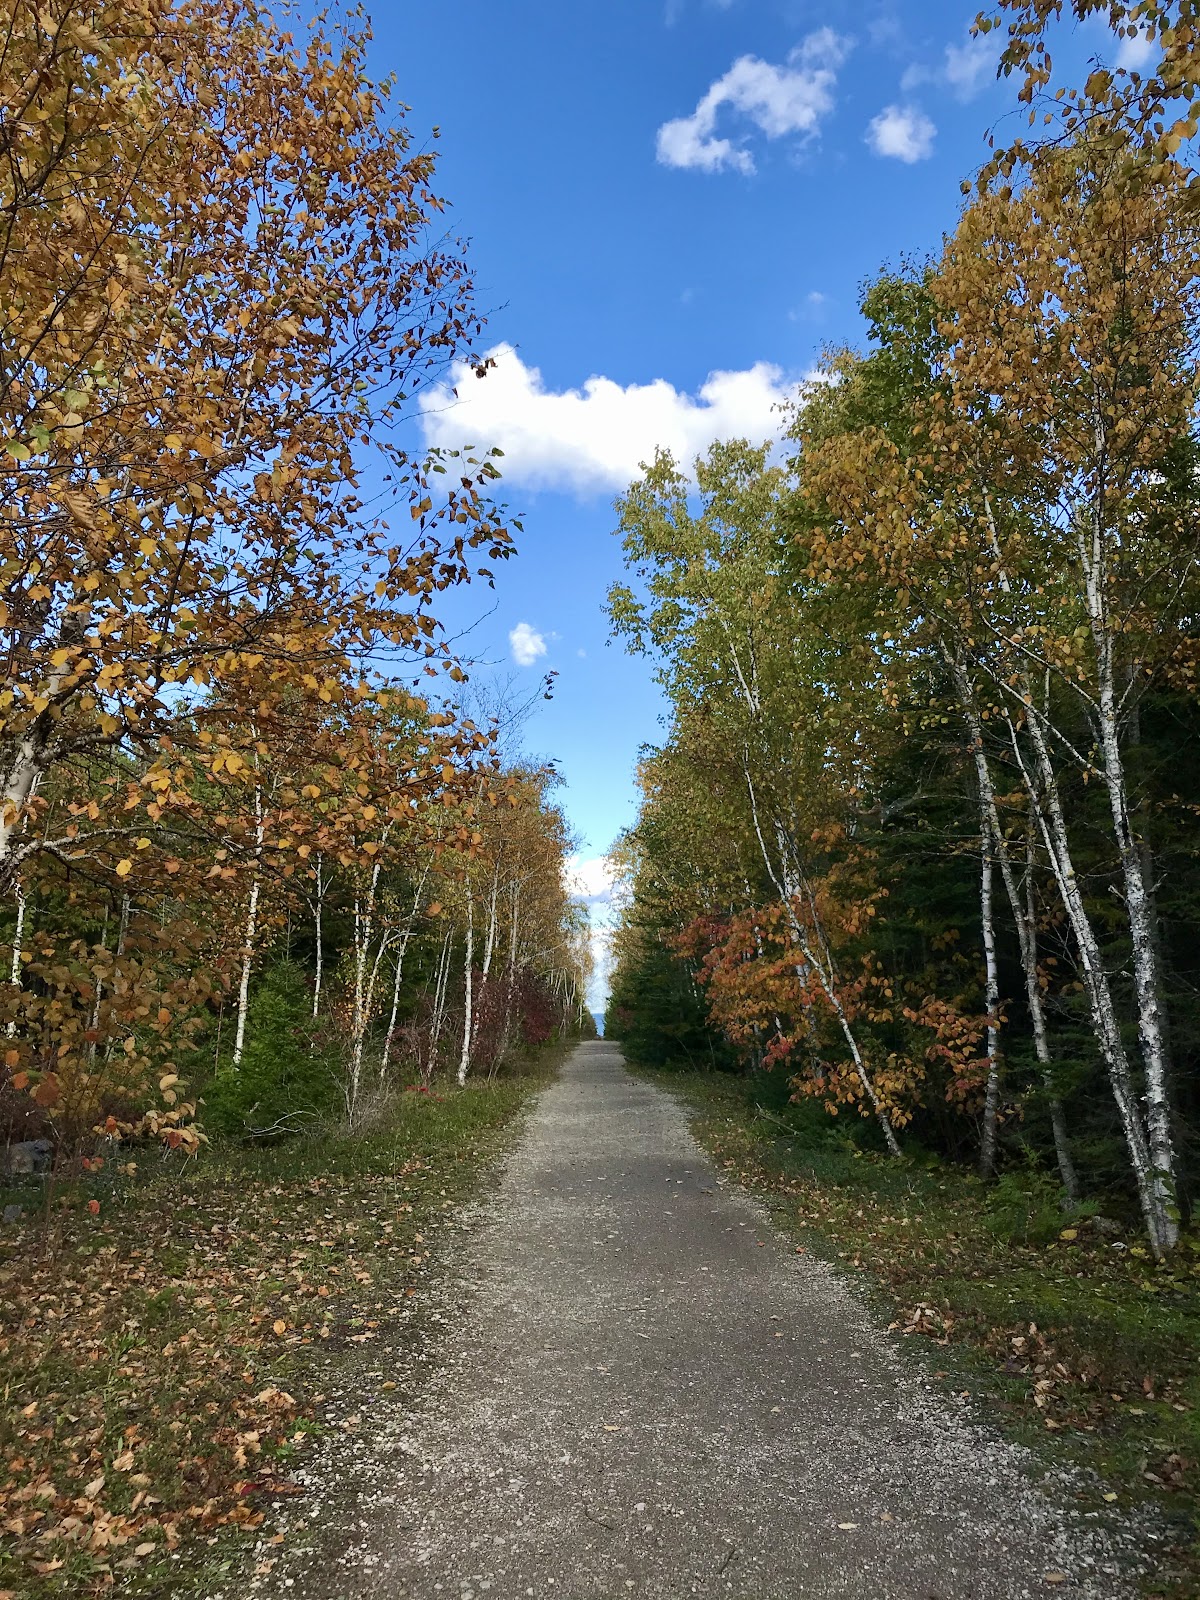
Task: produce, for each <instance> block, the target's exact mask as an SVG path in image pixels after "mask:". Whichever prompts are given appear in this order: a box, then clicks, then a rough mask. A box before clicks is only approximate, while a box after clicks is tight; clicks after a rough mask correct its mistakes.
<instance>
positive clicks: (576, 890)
mask: <svg viewBox="0 0 1200 1600" xmlns="http://www.w3.org/2000/svg"><path fill="white" fill-rule="evenodd" d="M613 881H614V877H613V868H612V862H611V861H610V860H609V859H608V857H607V856H568V858H567V892H568V893H569V894H571V895H573V896H574V897H575V898H576V899H577V900H586V901H587V902H588V903H589V904H595V903H598V902H607V901H608V900H610V899H611V897H612V887H613Z"/></svg>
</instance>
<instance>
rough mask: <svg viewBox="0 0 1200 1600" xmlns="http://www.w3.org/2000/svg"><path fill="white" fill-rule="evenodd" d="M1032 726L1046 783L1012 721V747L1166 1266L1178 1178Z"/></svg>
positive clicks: (1050, 770) (1041, 739) (1034, 726)
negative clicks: (1144, 1087)
mask: <svg viewBox="0 0 1200 1600" xmlns="http://www.w3.org/2000/svg"><path fill="white" fill-rule="evenodd" d="M1027 725H1028V728H1029V733H1030V740H1031V743H1032V745H1033V750H1034V755H1035V759H1036V765H1037V771H1038V778H1039V780H1040V783H1035V781H1034V779H1033V775H1032V774H1031V773H1030V771H1029V768H1028V764H1027V763H1026V761H1025V758H1024V756H1023V755H1022V753H1021V748H1020V741H1019V739H1018V736H1017V731H1016V728H1015V727H1014V726H1013V724H1012V722H1011V720H1010V721H1009V724H1008V726H1009V737H1010V741H1011V743H1012V747H1013V752H1014V754H1015V756H1016V758H1017V764H1018V766H1019V767H1020V769H1021V774H1022V777H1023V779H1024V781H1025V788H1026V792H1027V793H1028V794H1029V797H1030V800H1031V802H1032V804H1033V808H1034V811H1035V814H1036V816H1037V821H1038V829H1039V832H1040V833H1041V835H1042V841H1043V843H1044V844H1045V847H1046V852H1047V854H1048V856H1049V858H1050V864H1051V867H1052V869H1053V872H1054V879H1055V882H1056V884H1057V885H1058V892H1059V894H1060V896H1061V897H1062V902H1063V906H1064V908H1065V909H1066V912H1067V917H1068V920H1069V921H1070V924H1071V932H1072V933H1073V935H1074V937H1075V945H1076V948H1077V950H1078V951H1079V959H1080V964H1081V966H1082V968H1083V977H1084V987H1085V989H1086V990H1087V994H1088V999H1089V1001H1090V1003H1091V1010H1092V1021H1093V1026H1094V1028H1095V1032H1096V1038H1097V1041H1098V1043H1099V1045H1100V1049H1101V1053H1102V1054H1103V1056H1104V1060H1105V1064H1106V1066H1107V1068H1108V1076H1109V1082H1110V1084H1111V1085H1112V1091H1113V1097H1114V1099H1115V1100H1116V1102H1117V1108H1118V1110H1119V1111H1120V1113H1121V1123H1122V1126H1123V1128H1124V1130H1125V1140H1126V1144H1127V1145H1128V1148H1129V1157H1130V1162H1131V1164H1132V1166H1133V1175H1134V1179H1135V1181H1136V1183H1137V1189H1138V1199H1139V1201H1140V1203H1141V1208H1142V1215H1143V1217H1144V1218H1145V1221H1146V1231H1147V1234H1148V1235H1149V1238H1150V1245H1151V1248H1152V1249H1153V1251H1154V1254H1155V1256H1156V1257H1157V1258H1158V1259H1160V1260H1161V1259H1162V1258H1163V1257H1165V1256H1166V1255H1167V1254H1168V1253H1169V1252H1170V1251H1171V1250H1172V1249H1173V1248H1174V1246H1175V1244H1176V1242H1177V1240H1178V1236H1179V1226H1178V1222H1177V1220H1176V1218H1175V1210H1174V1195H1175V1185H1174V1173H1173V1172H1172V1171H1169V1170H1168V1171H1167V1172H1166V1173H1163V1172H1162V1171H1161V1170H1159V1169H1158V1168H1157V1167H1156V1164H1155V1159H1154V1156H1153V1154H1152V1152H1151V1147H1150V1141H1149V1138H1148V1136H1147V1131H1146V1126H1145V1124H1144V1122H1143V1120H1142V1114H1141V1109H1140V1107H1139V1106H1138V1103H1137V1095H1136V1092H1135V1090H1134V1086H1133V1075H1132V1072H1131V1071H1130V1066H1129V1058H1128V1056H1127V1055H1126V1053H1125V1043H1124V1040H1123V1039H1122V1038H1121V1027H1120V1023H1119V1021H1118V1018H1117V1012H1116V1006H1115V1004H1114V1002H1113V996H1112V988H1111V985H1110V984H1109V980H1108V973H1107V972H1106V971H1105V968H1104V962H1103V957H1102V954H1101V950H1100V945H1099V941H1098V939H1097V937H1096V933H1095V930H1094V928H1093V927H1092V922H1091V918H1090V917H1089V915H1088V911H1087V907H1086V905H1085V904H1084V900H1083V893H1082V891H1081V889H1080V887H1079V882H1078V879H1077V877H1076V874H1075V864H1074V862H1073V860H1072V857H1071V849H1070V842H1069V839H1068V835H1067V825H1066V818H1065V817H1064V815H1063V810H1062V801H1061V799H1060V797H1059V793H1058V781H1057V778H1056V775H1055V772H1054V767H1053V764H1052V762H1051V759H1050V752H1049V750H1048V748H1047V745H1046V736H1045V733H1044V730H1043V729H1042V726H1041V723H1040V721H1039V718H1038V714H1037V712H1036V711H1034V712H1032V714H1031V715H1030V716H1029V718H1028V719H1027ZM1039 788H1040V790H1041V793H1040V796H1039Z"/></svg>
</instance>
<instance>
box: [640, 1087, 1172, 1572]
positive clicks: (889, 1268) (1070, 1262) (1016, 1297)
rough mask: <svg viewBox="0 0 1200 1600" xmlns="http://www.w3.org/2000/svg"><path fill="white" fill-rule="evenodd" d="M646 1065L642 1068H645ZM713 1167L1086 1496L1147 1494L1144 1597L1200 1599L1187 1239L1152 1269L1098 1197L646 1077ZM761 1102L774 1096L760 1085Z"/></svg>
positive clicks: (809, 1116)
mask: <svg viewBox="0 0 1200 1600" xmlns="http://www.w3.org/2000/svg"><path fill="white" fill-rule="evenodd" d="M648 1075H649V1074H648ZM649 1076H653V1079H654V1081H655V1082H656V1083H658V1084H660V1085H661V1086H662V1087H664V1088H667V1089H670V1090H672V1091H673V1092H675V1093H677V1094H679V1095H680V1096H681V1097H682V1098H683V1099H684V1100H685V1101H686V1102H687V1104H688V1105H690V1107H691V1109H692V1112H693V1128H694V1131H695V1133H696V1134H697V1136H698V1137H699V1139H700V1140H701V1142H702V1143H703V1144H704V1145H705V1146H706V1147H707V1148H708V1150H709V1151H710V1152H711V1153H712V1155H713V1156H714V1158H715V1159H716V1161H717V1162H718V1164H719V1165H720V1166H722V1167H723V1168H724V1169H725V1170H726V1171H727V1172H729V1173H730V1174H731V1175H732V1176H733V1177H735V1178H736V1179H737V1180H738V1181H739V1182H740V1183H741V1184H743V1185H744V1186H745V1187H746V1188H748V1189H750V1190H752V1191H753V1192H754V1193H755V1194H756V1195H757V1197H758V1198H760V1199H761V1200H762V1201H763V1202H764V1203H765V1204H766V1205H767V1206H768V1207H769V1208H770V1209H771V1210H772V1212H773V1213H774V1215H775V1217H776V1219H777V1221H778V1222H779V1223H780V1224H781V1225H782V1226H783V1227H784V1228H785V1229H787V1230H791V1231H793V1232H794V1233H795V1235H796V1237H797V1238H799V1239H801V1240H802V1241H803V1242H802V1244H801V1245H800V1246H799V1248H801V1249H811V1250H813V1251H814V1252H817V1253H819V1254H821V1255H823V1256H824V1257H826V1258H828V1259H830V1260H832V1261H834V1262H835V1263H837V1264H839V1265H840V1266H841V1267H842V1268H843V1269H848V1270H851V1271H853V1272H856V1273H861V1274H862V1275H863V1277H864V1278H865V1279H866V1280H867V1282H868V1284H869V1285H871V1286H872V1287H873V1288H874V1290H875V1291H876V1292H877V1293H879V1294H880V1295H881V1296H882V1299H883V1306H884V1308H885V1310H886V1312H887V1314H888V1315H889V1320H890V1322H891V1325H892V1327H893V1328H894V1329H895V1330H896V1331H897V1332H898V1333H900V1334H908V1335H912V1336H914V1339H919V1340H921V1341H922V1342H924V1343H925V1344H926V1345H931V1346H933V1347H934V1349H933V1350H932V1351H931V1352H930V1353H931V1354H932V1355H933V1357H934V1364H935V1365H936V1366H937V1368H938V1369H939V1370H938V1376H939V1377H941V1378H943V1379H944V1380H946V1381H947V1383H952V1384H954V1385H955V1386H956V1387H957V1388H958V1389H959V1390H960V1391H961V1389H962V1388H963V1386H964V1385H966V1386H968V1387H969V1388H970V1390H971V1392H972V1393H973V1395H974V1396H975V1397H976V1399H977V1400H978V1401H979V1402H980V1403H981V1404H982V1405H983V1406H984V1408H985V1409H986V1410H987V1411H988V1412H989V1414H990V1415H991V1416H992V1417H993V1418H994V1419H995V1420H996V1421H997V1422H998V1423H999V1424H1001V1425H1002V1426H1003V1427H1004V1428H1005V1429H1006V1430H1007V1431H1009V1432H1010V1433H1012V1434H1016V1435H1017V1436H1019V1437H1020V1438H1022V1440H1023V1441H1024V1442H1026V1443H1032V1444H1034V1445H1035V1446H1036V1447H1037V1448H1038V1449H1039V1450H1041V1451H1043V1452H1049V1453H1050V1455H1051V1456H1052V1457H1054V1458H1056V1459H1059V1460H1061V1459H1063V1458H1064V1457H1065V1458H1069V1459H1070V1460H1071V1461H1073V1462H1074V1463H1076V1464H1079V1465H1084V1466H1086V1467H1089V1468H1091V1469H1092V1470H1093V1471H1094V1472H1095V1473H1096V1474H1097V1475H1098V1478H1099V1479H1101V1480H1103V1481H1102V1483H1100V1484H1099V1485H1098V1486H1097V1489H1096V1499H1097V1502H1098V1503H1099V1502H1100V1501H1101V1500H1102V1499H1103V1500H1108V1501H1109V1502H1110V1503H1111V1502H1112V1501H1114V1500H1115V1501H1116V1502H1117V1503H1121V1502H1126V1503H1132V1502H1134V1501H1145V1500H1146V1499H1150V1500H1153V1501H1154V1502H1156V1503H1158V1504H1159V1505H1160V1506H1161V1507H1162V1508H1163V1509H1164V1511H1165V1512H1166V1514H1167V1515H1168V1517H1169V1518H1170V1519H1171V1521H1172V1523H1173V1524H1175V1525H1176V1526H1177V1527H1178V1528H1179V1530H1180V1531H1179V1537H1178V1542H1177V1545H1176V1547H1175V1549H1174V1550H1173V1552H1172V1561H1173V1563H1174V1564H1175V1566H1176V1567H1177V1571H1175V1572H1173V1573H1172V1575H1171V1576H1170V1578H1169V1579H1168V1578H1165V1577H1164V1578H1161V1579H1159V1580H1157V1587H1155V1588H1154V1590H1153V1592H1154V1593H1155V1594H1156V1595H1167V1594H1169V1595H1171V1596H1172V1597H1176V1600H1183V1597H1185V1596H1190V1597H1195V1596H1197V1595H1200V1545H1198V1544H1197V1542H1196V1541H1197V1509H1198V1508H1197V1497H1198V1495H1200V1362H1198V1360H1197V1354H1198V1352H1200V1241H1197V1239H1196V1238H1194V1237H1192V1238H1190V1239H1185V1241H1184V1244H1183V1247H1182V1248H1181V1250H1180V1252H1179V1254H1178V1256H1177V1258H1176V1259H1175V1260H1174V1261H1173V1262H1172V1263H1171V1264H1170V1265H1169V1266H1156V1265H1155V1263H1154V1261H1153V1260H1152V1258H1151V1256H1150V1254H1149V1252H1148V1250H1147V1249H1146V1248H1145V1247H1144V1245H1143V1244H1142V1242H1141V1240H1140V1238H1139V1236H1138V1233H1137V1232H1136V1231H1135V1230H1134V1229H1133V1228H1132V1227H1131V1228H1130V1229H1129V1231H1127V1232H1123V1233H1122V1235H1121V1236H1120V1237H1119V1238H1115V1239H1114V1238H1113V1237H1112V1231H1113V1230H1112V1227H1111V1226H1110V1224H1109V1223H1108V1220H1107V1219H1105V1218H1100V1223H1099V1227H1098V1226H1097V1224H1096V1223H1094V1222H1093V1221H1092V1216H1093V1215H1094V1214H1096V1212H1097V1207H1096V1206H1094V1205H1092V1206H1089V1207H1085V1208H1082V1210H1081V1212H1080V1213H1079V1214H1077V1215H1072V1216H1064V1215H1063V1214H1062V1212H1061V1211H1060V1210H1059V1209H1058V1206H1057V1196H1056V1194H1055V1192H1054V1188H1053V1185H1051V1184H1049V1183H1048V1182H1047V1181H1046V1180H1045V1179H1042V1178H1039V1176H1038V1175H1037V1174H1036V1173H1029V1174H1024V1173H1021V1174H1015V1175H1013V1176H1012V1177H1010V1178H1009V1179H1008V1180H1007V1181H1002V1182H1001V1183H1000V1184H998V1185H994V1186H988V1185H984V1184H983V1183H981V1182H980V1181H979V1180H978V1179H976V1178H975V1177H974V1176H973V1175H971V1174H970V1173H968V1172H965V1171H963V1170H962V1169H961V1168H957V1167H950V1166H947V1165H945V1164H942V1163H940V1162H936V1161H934V1160H915V1159H912V1158H909V1159H905V1160H902V1161H898V1162H897V1161H892V1160H889V1159H888V1158H887V1157H885V1156H882V1155H876V1154H874V1153H871V1152H869V1151H866V1150H864V1149H862V1148H860V1147H859V1145H858V1144H857V1143H856V1142H855V1141H854V1140H853V1139H851V1138H850V1137H848V1135H847V1130H846V1129H845V1127H844V1125H839V1124H838V1123H835V1122H832V1121H831V1119H829V1118H828V1117H827V1116H826V1114H825V1113H824V1112H823V1110H821V1108H820V1107H817V1106H814V1105H812V1104H811V1103H805V1104H801V1105H796V1106H783V1107H778V1106H777V1105H775V1106H772V1107H770V1108H763V1107H760V1106H759V1105H758V1104H757V1103H756V1102H757V1100H758V1098H759V1096H760V1095H761V1094H762V1091H763V1086H762V1084H761V1083H759V1084H756V1083H755V1082H754V1081H752V1080H747V1079H739V1078H733V1077H729V1076H725V1075H721V1074H712V1073H707V1074H705V1073H693V1072H673V1071H665V1072H658V1073H654V1074H652V1075H649ZM771 1098H772V1100H773V1101H777V1099H778V1093H777V1090H773V1092H772V1095H771Z"/></svg>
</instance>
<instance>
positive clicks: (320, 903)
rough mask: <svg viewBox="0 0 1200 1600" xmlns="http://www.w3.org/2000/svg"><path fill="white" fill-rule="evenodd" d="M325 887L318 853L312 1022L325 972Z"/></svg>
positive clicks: (322, 868) (319, 998)
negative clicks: (315, 958)
mask: <svg viewBox="0 0 1200 1600" xmlns="http://www.w3.org/2000/svg"><path fill="white" fill-rule="evenodd" d="M325 889H326V884H325V878H324V862H323V861H322V858H321V857H320V856H319V855H318V857H317V896H316V902H315V905H314V908H313V909H314V921H315V922H316V932H317V975H316V979H315V980H314V982H313V1009H312V1014H313V1021H314V1022H315V1021H316V1019H317V1017H318V1016H319V1015H320V1013H321V980H322V978H323V976H324V972H325V950H324V940H323V938H322V934H321V922H322V913H323V912H324V908H325Z"/></svg>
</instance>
